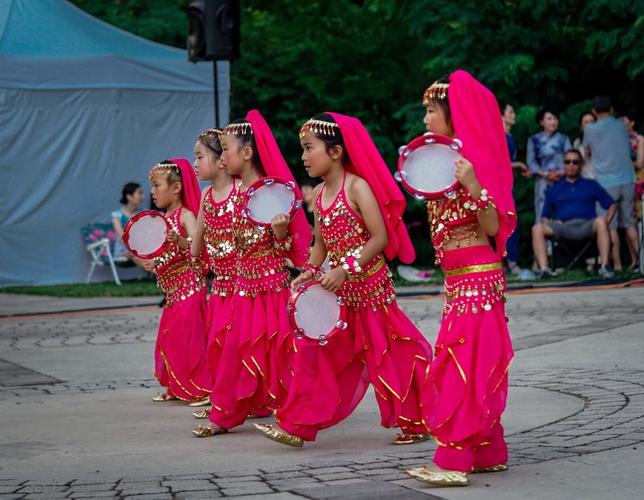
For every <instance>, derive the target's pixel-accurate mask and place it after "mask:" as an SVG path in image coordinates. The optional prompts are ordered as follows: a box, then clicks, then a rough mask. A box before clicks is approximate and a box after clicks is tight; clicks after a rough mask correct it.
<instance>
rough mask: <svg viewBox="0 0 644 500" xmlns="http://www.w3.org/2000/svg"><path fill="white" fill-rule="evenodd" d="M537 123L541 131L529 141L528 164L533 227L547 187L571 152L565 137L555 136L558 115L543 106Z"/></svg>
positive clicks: (559, 175) (541, 207) (552, 109)
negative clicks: (532, 199) (531, 194)
mask: <svg viewBox="0 0 644 500" xmlns="http://www.w3.org/2000/svg"><path fill="white" fill-rule="evenodd" d="M537 122H539V125H541V128H542V129H543V131H542V132H539V133H538V134H535V135H533V136H531V137H530V139H528V151H527V159H526V161H527V164H528V168H529V169H530V173H531V174H532V175H534V176H535V177H536V180H535V183H534V217H535V220H534V222H535V224H536V223H538V222H540V220H541V211H542V209H543V200H544V199H545V194H546V189H547V188H548V186H550V185H552V184H553V183H554V182H557V181H558V180H559V178H560V177H561V175H562V174H563V162H562V160H563V156H564V153H565V152H566V151H568V150H569V149H570V148H571V144H570V139H568V136H566V135H563V134H562V133H560V132H557V129H558V128H559V115H558V114H557V111H556V110H555V109H554V108H551V107H547V106H544V107H543V108H541V109H540V110H539V112H538V113H537Z"/></svg>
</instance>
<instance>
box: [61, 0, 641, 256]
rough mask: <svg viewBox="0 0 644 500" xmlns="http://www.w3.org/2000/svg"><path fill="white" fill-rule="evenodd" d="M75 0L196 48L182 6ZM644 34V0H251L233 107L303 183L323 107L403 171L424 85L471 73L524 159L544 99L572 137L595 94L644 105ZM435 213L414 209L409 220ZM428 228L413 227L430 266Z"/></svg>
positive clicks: (526, 203) (526, 248)
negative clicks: (264, 124) (274, 142)
mask: <svg viewBox="0 0 644 500" xmlns="http://www.w3.org/2000/svg"><path fill="white" fill-rule="evenodd" d="M73 1H74V2H75V3H76V4H77V5H79V6H80V7H82V8H84V9H86V10H87V11H88V12H90V13H92V14H94V15H97V16H99V17H101V18H103V19H105V20H107V21H108V22H111V23H113V24H116V25H117V26H120V27H122V28H124V29H126V30H128V31H132V32H134V33H136V34H139V35H141V36H145V37H148V38H152V39H154V40H156V41H160V42H162V43H170V44H173V45H176V46H179V47H183V46H185V43H184V39H185V26H186V19H185V6H186V3H187V2H185V1H183V0H73ZM643 41H644V0H500V1H496V2H491V1H480V0H460V1H456V2H441V3H440V4H437V3H436V2H435V1H434V0H363V1H359V0H354V1H349V0H320V1H318V2H301V1H296V0H271V1H267V0H245V1H243V2H242V46H241V54H242V55H241V58H240V59H239V61H236V62H235V63H233V65H232V110H233V113H232V114H233V118H234V117H239V116H243V114H244V113H245V112H246V111H247V110H248V109H250V108H253V107H256V108H258V109H260V110H261V111H262V113H263V114H264V115H265V116H266V117H267V120H268V121H269V123H270V125H271V126H272V127H273V129H274V131H275V134H276V136H277V139H278V142H279V143H280V146H281V147H282V149H283V152H284V154H285V156H286V157H287V159H288V160H289V163H290V164H291V165H292V166H293V167H294V170H295V173H296V176H298V177H299V178H300V179H302V177H303V176H304V173H303V172H302V171H301V170H299V169H298V167H299V165H300V160H299V156H300V150H299V144H298V137H297V130H298V127H299V125H300V124H301V123H302V122H303V121H304V120H306V119H307V118H308V117H310V116H311V115H313V114H315V113H317V112H320V111H324V110H334V111H339V112H342V113H346V114H351V115H356V116H358V117H359V118H360V119H362V120H363V122H364V123H365V124H366V125H367V127H368V128H369V130H370V132H371V134H372V136H373V138H374V141H375V142H376V144H377V145H378V147H379V148H380V151H381V152H382V154H383V156H384V158H385V160H387V162H388V163H389V165H391V166H392V168H393V166H394V164H395V160H396V151H397V147H398V146H399V145H400V144H403V143H405V142H407V141H408V140H409V139H411V138H412V137H414V136H415V135H418V134H419V133H420V132H422V131H423V125H422V121H421V120H422V116H423V109H422V106H421V104H420V99H421V96H422V93H423V90H424V89H425V87H426V86H427V85H428V84H429V83H431V82H432V81H434V80H435V79H437V78H439V77H441V76H443V75H444V74H447V73H449V72H451V71H453V70H454V69H456V68H464V69H467V70H469V71H471V72H472V73H473V74H474V75H476V76H477V78H479V79H480V80H481V81H482V82H483V83H485V84H486V85H487V86H488V87H489V88H491V89H492V90H493V91H494V93H495V94H496V95H497V97H499V98H502V99H503V100H506V101H509V102H510V103H513V104H514V106H515V109H516V111H517V125H516V127H515V129H514V130H513V134H514V136H515V138H516V140H517V143H518V144H519V147H520V154H519V159H521V157H522V156H523V155H524V154H525V144H526V141H527V138H528V137H529V135H531V134H533V133H535V132H537V131H538V130H539V127H538V125H537V124H536V123H535V121H534V115H535V113H536V110H537V108H538V107H539V106H540V105H542V104H544V103H549V104H554V105H556V106H558V107H559V108H560V110H561V111H562V114H561V124H560V129H561V131H562V132H564V133H566V134H567V135H569V137H570V138H571V140H572V139H574V138H575V137H576V136H577V135H578V130H579V124H578V117H579V114H580V112H581V111H582V110H584V109H587V107H588V106H589V104H590V99H591V98H592V97H593V96H594V95H596V94H599V93H605V94H610V95H612V96H613V97H614V99H615V101H616V104H617V107H618V109H626V108H628V109H634V108H639V111H640V112H643V111H644V97H643V95H642V92H641V89H642V88H643V87H644V42H643ZM641 115H642V113H640V116H641ZM640 125H641V124H640ZM516 184H517V187H516V193H517V198H518V199H517V204H518V213H519V215H520V221H521V232H522V252H521V254H522V255H523V256H529V255H530V254H531V251H530V241H529V233H530V225H531V223H532V221H533V219H534V213H533V208H532V206H533V205H532V197H533V194H532V187H533V183H532V181H528V180H525V179H524V178H522V177H519V178H517V179H516ZM424 218H425V213H424V209H423V207H422V206H420V205H419V204H417V203H410V204H409V208H408V213H407V216H406V220H407V221H408V222H411V221H417V222H418V223H419V224H421V225H422V224H423V219H424ZM425 227H426V226H423V227H422V228H423V229H425ZM420 232H421V231H420V230H418V231H414V233H413V235H414V236H417V235H418V237H417V238H416V239H417V243H418V246H417V249H418V250H419V252H418V253H419V257H420V258H421V260H424V261H426V262H427V261H428V260H429V259H430V258H431V250H430V248H429V245H428V243H427V238H426V234H427V233H426V232H425V233H424V235H423V234H419V233H420Z"/></svg>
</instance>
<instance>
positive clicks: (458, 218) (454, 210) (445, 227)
mask: <svg viewBox="0 0 644 500" xmlns="http://www.w3.org/2000/svg"><path fill="white" fill-rule="evenodd" d="M466 200H469V196H468V194H467V191H465V189H464V188H463V187H459V188H458V189H457V190H456V192H455V193H453V194H452V195H450V196H449V197H447V198H442V199H440V200H429V201H428V202H427V216H428V220H429V228H430V232H431V239H432V245H434V249H435V250H436V264H440V263H441V261H442V258H443V251H444V247H445V245H446V244H447V242H449V241H456V242H457V246H458V242H459V241H463V240H468V239H470V238H476V237H477V235H478V228H479V223H478V218H477V216H476V212H473V211H472V210H470V209H467V208H465V207H464V206H463V204H464V203H465V202H466Z"/></svg>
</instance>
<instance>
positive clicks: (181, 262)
mask: <svg viewBox="0 0 644 500" xmlns="http://www.w3.org/2000/svg"><path fill="white" fill-rule="evenodd" d="M181 210H182V208H178V209H176V210H174V211H173V212H170V213H169V214H166V215H165V219H166V220H167V221H168V224H170V227H171V228H172V229H173V230H174V231H176V232H177V234H179V236H182V237H185V232H184V230H183V227H182V226H181ZM154 265H155V269H156V272H157V286H159V288H161V289H162V290H163V293H165V305H164V307H170V306H172V305H174V304H175V303H177V302H178V301H180V300H186V299H187V298H188V297H191V296H192V295H194V294H195V293H197V292H198V291H200V290H201V289H202V288H203V287H204V286H205V285H206V282H205V279H204V277H203V275H202V274H201V272H200V271H199V268H198V266H197V264H196V261H195V259H193V258H192V257H191V255H190V248H189V247H188V248H186V249H185V250H183V249H181V248H180V247H179V245H177V244H176V243H170V244H169V245H168V247H167V249H166V250H165V252H163V253H162V254H161V255H159V256H158V257H155V258H154Z"/></svg>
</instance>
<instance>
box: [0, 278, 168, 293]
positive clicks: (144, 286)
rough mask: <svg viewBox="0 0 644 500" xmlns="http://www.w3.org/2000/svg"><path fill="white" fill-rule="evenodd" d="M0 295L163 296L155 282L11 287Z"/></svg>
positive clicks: (0, 289)
mask: <svg viewBox="0 0 644 500" xmlns="http://www.w3.org/2000/svg"><path fill="white" fill-rule="evenodd" d="M0 293H19V294H24V295H49V296H51V297H147V296H150V297H151V296H156V297H158V296H160V295H161V290H160V289H159V288H157V283H156V281H155V280H128V281H123V284H122V285H121V286H118V285H117V284H116V283H114V282H106V283H89V284H85V283H73V284H68V285H42V286H10V287H5V288H0Z"/></svg>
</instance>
